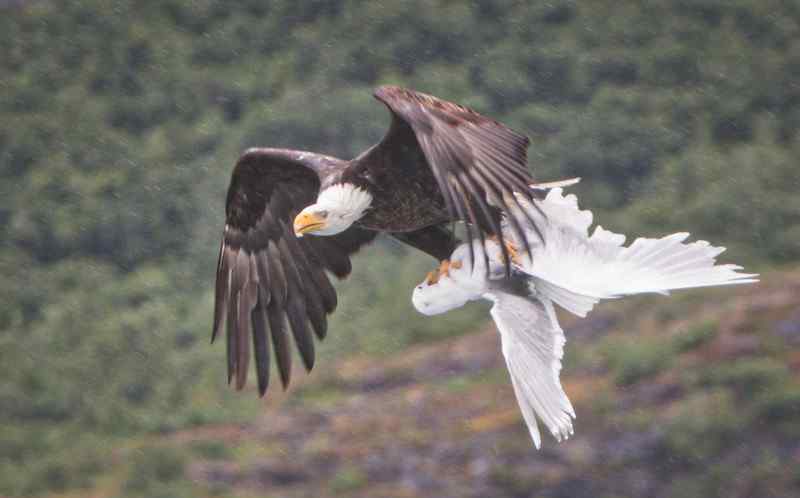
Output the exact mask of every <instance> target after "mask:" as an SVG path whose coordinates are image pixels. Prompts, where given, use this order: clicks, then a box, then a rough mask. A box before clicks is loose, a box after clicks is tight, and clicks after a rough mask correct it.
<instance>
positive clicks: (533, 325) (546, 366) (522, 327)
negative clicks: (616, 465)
mask: <svg viewBox="0 0 800 498" xmlns="http://www.w3.org/2000/svg"><path fill="white" fill-rule="evenodd" d="M487 297H488V298H489V299H490V300H492V301H494V306H492V309H491V311H490V313H491V315H492V318H494V322H495V324H496V325H497V330H498V331H499V332H500V339H501V344H502V350H503V356H504V357H505V359H506V365H507V366H508V373H509V374H510V376H511V383H512V384H513V386H514V393H515V394H516V396H517V402H518V403H519V407H520V410H521V411H522V416H523V418H524V419H525V423H526V424H527V426H528V430H529V431H530V434H531V437H532V438H533V442H534V444H535V445H536V448H539V447H541V444H542V437H541V435H540V434H539V428H538V426H537V424H536V417H537V416H538V417H539V418H540V419H541V420H542V422H544V424H545V425H546V426H547V428H548V429H550V432H551V433H552V434H553V436H555V438H556V439H557V440H559V441H561V440H563V439H566V438H568V437H569V436H571V435H572V433H573V429H572V419H573V418H575V410H574V409H573V408H572V403H570V401H569V399H568V398H567V394H566V393H565V392H564V389H563V388H562V387H561V381H560V379H559V376H560V373H561V358H562V357H563V356H564V342H565V339H564V331H563V330H561V327H560V326H559V324H558V321H557V319H556V314H555V310H554V309H553V304H552V303H551V302H550V301H549V300H548V299H546V298H545V299H535V298H532V297H531V298H526V297H521V296H516V295H513V294H507V293H497V294H489V295H487Z"/></svg>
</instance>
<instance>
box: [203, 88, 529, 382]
mask: <svg viewBox="0 0 800 498" xmlns="http://www.w3.org/2000/svg"><path fill="white" fill-rule="evenodd" d="M374 96H375V97H376V98H377V99H378V100H379V101H381V102H383V103H384V104H385V105H386V107H388V109H389V111H390V113H391V125H390V127H389V130H388V132H387V133H386V135H385V136H384V137H383V139H382V140H381V141H380V142H379V143H378V144H376V145H374V146H372V147H370V148H369V149H367V150H366V151H364V152H363V153H362V154H360V155H359V156H358V157H356V158H355V159H352V160H350V161H344V160H341V159H336V158H334V157H329V156H325V155H321V154H315V153H312V152H303V151H297V150H287V149H272V148H255V149H250V150H247V151H246V152H245V153H244V154H243V155H242V156H241V157H240V158H239V160H238V162H237V163H236V166H235V167H234V169H233V174H232V178H231V182H230V186H229V187H228V193H227V198H226V204H225V228H224V232H223V237H222V243H221V245H220V250H219V258H218V263H217V275H216V288H215V294H216V295H215V301H214V324H213V332H212V341H213V340H214V338H216V337H217V336H218V335H219V334H220V332H221V329H222V328H223V327H225V328H226V337H227V352H228V381H229V382H231V381H234V380H235V386H236V388H237V389H241V388H242V387H243V386H244V385H245V382H246V379H247V371H248V363H249V361H250V354H251V353H250V351H251V340H252V352H253V356H254V357H255V365H256V374H257V380H258V389H259V392H260V394H261V395H262V396H263V394H264V393H265V391H266V389H267V386H268V383H269V363H270V355H269V353H268V350H269V344H268V343H269V342H270V341H271V343H272V349H273V350H274V355H273V356H274V359H275V362H276V363H277V371H278V374H279V376H280V380H281V383H282V384H283V386H284V388H285V387H286V386H287V385H288V383H289V377H290V372H291V354H290V346H289V339H288V331H289V330H291V334H292V336H293V337H294V343H295V344H296V346H297V348H298V350H299V352H300V357H301V359H302V361H303V365H304V366H305V368H306V369H307V370H311V368H312V367H313V365H314V341H313V337H312V335H315V336H316V337H317V338H319V339H322V338H324V337H325V334H326V332H327V322H326V320H327V315H328V314H330V313H331V312H333V310H334V309H335V308H336V291H335V290H334V288H333V286H332V285H331V283H330V281H329V279H328V275H327V272H330V273H332V274H333V275H335V276H336V277H338V278H343V277H345V276H347V275H348V274H349V273H350V271H351V263H350V257H351V256H352V255H353V253H355V252H356V251H357V250H358V249H359V248H361V247H362V246H364V245H365V244H368V243H370V242H371V241H372V240H373V239H374V238H375V237H376V235H377V234H378V233H386V234H388V235H389V236H391V237H394V238H395V239H397V240H399V241H401V242H403V243H405V244H408V245H410V246H412V247H414V248H416V249H419V250H421V251H422V252H424V253H427V254H429V255H431V256H433V257H434V258H436V259H437V260H439V261H442V268H446V266H447V257H448V256H449V255H450V253H452V251H453V250H454V249H455V248H456V245H457V243H458V240H457V239H456V237H455V235H454V233H453V230H452V226H453V222H463V225H464V226H465V231H466V233H467V235H468V238H470V239H472V238H476V239H478V240H482V241H484V240H486V239H487V238H490V237H494V238H497V239H498V240H499V241H500V242H501V243H500V247H501V248H502V249H501V253H502V258H503V260H504V261H505V267H506V271H507V272H508V273H509V275H510V270H511V262H510V261H511V260H510V254H511V252H510V251H517V250H519V251H528V252H529V251H530V245H531V241H530V237H529V236H528V235H527V234H526V233H525V232H523V231H522V229H521V228H520V227H521V226H522V223H523V222H524V221H526V220H527V221H528V224H529V225H530V222H531V221H532V220H531V219H530V213H529V212H528V211H526V210H522V209H519V206H520V200H523V201H524V200H527V201H529V202H530V201H533V200H534V199H535V198H537V197H538V196H539V193H540V190H538V189H537V188H536V187H535V186H533V187H532V184H533V178H532V177H531V175H530V173H529V171H528V167H527V147H528V144H529V140H528V138H527V137H525V136H523V135H521V134H519V133H517V132H515V131H513V130H511V129H510V128H508V127H506V126H504V125H503V124H501V123H499V122H497V121H494V120H492V119H489V118H487V117H484V116H482V115H480V114H478V113H477V112H475V111H473V110H471V109H468V108H466V107H463V106H461V105H458V104H454V103H451V102H447V101H444V100H441V99H438V98H436V97H433V96H431V95H426V94H424V93H420V92H415V91H412V90H408V89H404V88H399V87H396V86H383V87H380V88H378V89H377V90H376V91H375V93H374ZM515 194H516V195H515ZM512 207H514V208H516V209H512ZM503 219H505V220H507V223H509V224H510V226H511V227H512V228H511V229H512V231H515V233H516V234H517V235H518V239H517V240H518V243H519V246H518V247H512V246H511V245H510V244H507V243H505V241H504V238H505V233H504V232H503V230H501V228H500V224H501V220H503ZM531 226H534V230H533V233H534V234H535V233H536V229H535V225H531ZM529 233H530V232H529ZM306 235H314V236H310V237H309V236H306ZM534 236H535V235H534ZM470 250H472V246H471V245H470ZM484 257H485V254H484ZM287 325H288V326H287Z"/></svg>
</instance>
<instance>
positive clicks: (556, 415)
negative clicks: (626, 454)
mask: <svg viewBox="0 0 800 498" xmlns="http://www.w3.org/2000/svg"><path fill="white" fill-rule="evenodd" d="M474 243H475V244H478V243H479V242H478V241H475V242H474ZM487 250H488V253H489V255H490V260H489V261H490V268H489V271H488V272H486V271H485V270H484V267H483V261H482V260H481V259H478V260H477V261H476V263H475V268H474V269H472V270H470V266H469V251H468V249H467V245H466V244H462V245H461V246H459V247H458V248H457V249H456V250H455V251H454V252H453V254H452V256H451V260H452V261H453V262H456V263H459V262H460V263H461V264H460V266H459V265H457V264H456V265H452V264H451V267H450V271H449V274H448V275H444V276H440V277H439V279H438V281H436V283H430V282H428V281H427V280H426V281H424V282H422V283H420V284H419V285H418V286H416V287H415V288H414V293H413V295H412V298H411V300H412V302H413V303H414V307H415V308H416V309H417V310H418V311H419V312H421V313H424V314H426V315H436V314H439V313H444V312H446V311H449V310H451V309H454V308H458V307H460V306H462V305H463V304H465V303H466V302H467V301H471V300H475V299H481V298H482V299H487V300H489V301H491V302H492V303H494V305H493V306H492V308H491V311H490V313H491V315H492V318H493V319H494V322H495V324H496V325H497V330H498V332H499V333H500V339H501V345H502V351H503V356H504V357H505V360H506V365H507V367H508V372H509V374H510V376H511V382H512V384H513V386H514V393H515V394H516V396H517V401H518V403H519V406H520V409H521V411H522V416H523V418H524V419H525V423H526V424H527V426H528V430H529V431H530V434H531V437H532V438H533V441H534V444H535V445H536V447H537V448H539V447H540V446H541V444H542V438H541V434H540V433H539V428H538V426H537V423H536V417H539V418H540V419H541V420H542V422H544V424H545V425H546V426H547V428H548V429H549V430H550V432H551V433H552V434H553V435H554V436H555V437H556V439H558V440H559V441H561V440H562V439H565V438H567V437H569V436H570V435H571V434H572V418H574V417H575V411H574V410H573V408H572V404H571V403H570V402H569V399H567V395H566V393H565V392H564V389H563V388H562V387H561V382H560V381H559V374H560V372H561V358H562V356H563V354H564V332H563V331H562V330H561V327H560V326H559V325H558V321H557V318H556V314H555V311H554V309H553V304H552V302H551V301H550V300H549V299H547V298H540V297H539V296H537V295H535V294H532V295H525V296H519V295H516V294H513V293H510V292H506V291H504V290H502V284H500V285H493V283H497V282H500V281H502V279H503V277H504V275H505V270H504V267H503V265H502V263H501V261H502V257H501V256H500V250H499V248H498V247H497V244H494V243H493V242H489V243H487ZM520 278H522V277H520ZM524 278H528V277H524Z"/></svg>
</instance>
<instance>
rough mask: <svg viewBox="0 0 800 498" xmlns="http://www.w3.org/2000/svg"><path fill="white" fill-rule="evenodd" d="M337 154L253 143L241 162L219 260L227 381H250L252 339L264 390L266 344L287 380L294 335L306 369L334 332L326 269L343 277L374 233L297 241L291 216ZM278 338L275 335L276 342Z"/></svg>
mask: <svg viewBox="0 0 800 498" xmlns="http://www.w3.org/2000/svg"><path fill="white" fill-rule="evenodd" d="M338 166H339V161H338V160H335V159H333V158H328V157H325V156H320V155H316V154H310V153H304V152H298V151H288V150H283V149H251V150H249V151H247V152H246V153H245V154H244V155H243V156H242V157H241V158H240V159H239V161H238V162H237V164H236V167H235V168H234V170H233V176H232V178H231V184H230V186H229V187H228V196H227V201H226V205H225V214H226V221H225V231H224V233H223V237H222V243H221V245H220V251H219V259H218V263H217V280H216V286H215V300H214V325H213V332H212V338H211V340H212V341H213V340H214V339H215V338H216V337H217V335H218V334H219V333H220V331H221V329H222V328H223V327H225V328H226V331H227V340H226V344H227V349H228V355H227V356H228V382H231V381H233V380H234V379H235V385H236V388H237V389H241V388H243V387H244V385H245V383H246V381H247V371H248V365H249V362H250V351H251V342H250V341H251V340H252V351H253V355H254V357H255V367H256V377H257V379H258V389H259V392H260V393H261V395H263V394H264V393H265V392H266V390H267V385H268V383H269V365H270V356H269V349H270V348H269V344H270V342H271V343H272V347H273V351H274V355H275V363H276V365H277V370H278V374H279V376H280V379H281V383H282V384H283V386H284V388H285V387H286V386H287V385H288V384H289V378H290V373H291V349H290V346H289V333H290V331H291V335H292V336H293V337H294V342H295V345H296V346H297V349H298V350H299V352H300V357H301V359H302V361H303V364H304V365H305V367H306V369H307V370H311V368H312V367H313V365H314V340H313V337H312V334H314V335H316V336H317V337H318V338H319V339H322V338H323V337H325V334H326V332H327V326H328V325H327V315H328V314H329V313H331V312H333V310H334V309H335V308H336V291H335V290H334V288H333V286H332V285H331V283H330V281H329V280H328V275H327V274H326V271H325V270H328V271H331V272H332V273H334V274H335V275H336V276H337V277H339V278H343V277H345V276H347V275H348V274H349V273H350V269H351V266H350V256H351V255H352V254H353V253H354V252H356V251H357V250H358V249H359V248H360V247H361V246H363V245H364V244H367V243H368V242H370V241H371V240H372V239H374V238H375V235H376V233H375V232H371V231H368V230H364V229H361V228H357V227H351V228H350V229H348V230H346V231H344V232H342V233H341V234H339V235H335V236H332V237H313V236H309V237H304V238H302V239H298V238H297V237H295V235H294V232H293V230H292V222H293V220H294V217H295V216H296V215H297V213H299V212H300V211H301V210H302V209H303V208H304V207H306V206H308V205H310V204H313V203H314V202H315V200H316V198H317V194H318V193H319V188H320V182H321V176H324V175H325V174H328V173H329V172H331V171H332V170H335V169H336V167H338ZM270 337H271V341H270Z"/></svg>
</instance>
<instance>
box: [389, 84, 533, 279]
mask: <svg viewBox="0 0 800 498" xmlns="http://www.w3.org/2000/svg"><path fill="white" fill-rule="evenodd" d="M375 97H376V98H377V99H378V100H380V101H381V102H383V103H384V104H386V105H387V106H388V107H389V110H390V111H392V115H393V117H394V119H393V121H392V126H391V128H390V130H389V132H388V133H387V135H386V137H384V139H383V141H382V142H381V144H380V145H379V147H389V148H390V147H393V146H400V145H401V144H403V145H405V144H408V133H409V130H410V131H412V132H413V134H414V135H415V137H416V142H417V143H418V144H419V147H420V148H421V150H422V152H423V154H424V156H425V158H426V160H427V162H428V165H429V167H430V168H431V170H432V171H433V174H434V177H435V178H436V181H437V183H438V185H439V189H440V190H441V193H442V195H443V197H444V200H445V203H446V204H447V208H448V210H449V212H450V216H451V217H452V218H453V219H458V220H462V221H465V222H466V223H465V226H466V229H467V235H468V237H469V238H470V239H472V237H473V236H474V235H475V234H473V231H474V230H476V231H477V236H478V237H479V238H480V240H481V241H483V240H484V239H485V237H486V235H487V234H490V235H495V236H497V237H498V238H500V242H501V244H500V246H501V248H502V251H503V257H504V258H505V262H506V269H507V271H510V263H509V257H508V253H507V250H506V247H505V244H504V243H503V240H502V239H503V234H502V231H501V229H500V222H499V219H498V216H497V215H496V209H497V208H499V209H501V210H502V211H503V212H504V213H505V215H506V217H507V219H508V221H509V223H510V225H511V227H512V229H513V230H515V232H516V234H517V236H518V237H519V239H520V240H522V241H524V243H525V246H526V247H525V248H524V249H525V250H526V251H527V252H528V254H530V243H529V241H528V239H527V238H526V237H525V234H524V232H523V231H522V230H521V226H522V225H521V221H522V220H521V219H520V216H526V214H525V211H524V210H522V209H521V206H520V205H519V201H518V200H517V198H516V197H515V196H514V195H513V193H514V192H516V193H519V194H522V195H523V196H525V197H527V198H528V200H533V198H534V196H537V195H538V193H537V192H536V191H534V190H533V189H531V188H530V185H531V184H532V183H533V178H532V177H531V175H530V173H529V172H528V168H527V148H528V144H529V140H528V138H527V137H525V136H524V135H520V134H519V133H517V132H515V131H514V130H511V129H510V128H508V127H506V126H504V125H503V124H501V123H498V122H497V121H494V120H492V119H489V118H487V117H485V116H482V115H480V114H478V113H476V112H475V111H473V110H471V109H468V108H466V107H463V106H460V105H458V104H453V103H451V102H447V101H444V100H440V99H437V98H436V97H433V96H430V95H426V94H423V93H419V92H415V91H412V90H407V89H404V88H399V87H396V86H383V87H380V88H378V89H377V90H376V91H375ZM534 205H535V204H534ZM527 218H528V219H527V221H528V222H529V223H530V224H531V225H532V226H534V228H535V227H536V225H535V223H534V222H533V219H531V218H530V217H529V216H528V217H527ZM537 231H538V229H537ZM540 235H541V234H540ZM471 248H472V246H471V245H470V249H471ZM483 256H484V257H486V255H485V253H484V255H483Z"/></svg>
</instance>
